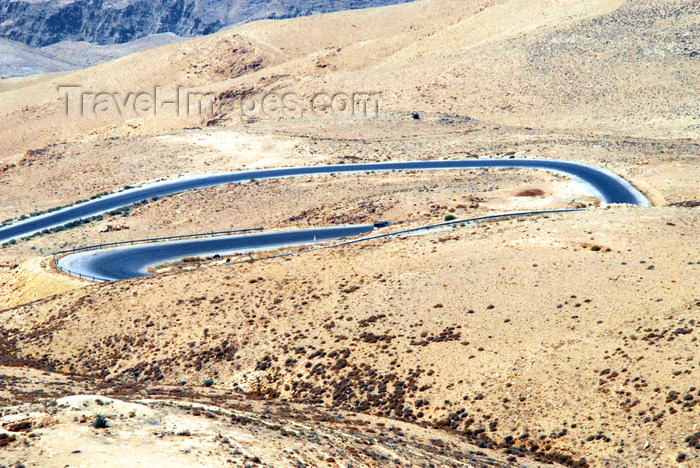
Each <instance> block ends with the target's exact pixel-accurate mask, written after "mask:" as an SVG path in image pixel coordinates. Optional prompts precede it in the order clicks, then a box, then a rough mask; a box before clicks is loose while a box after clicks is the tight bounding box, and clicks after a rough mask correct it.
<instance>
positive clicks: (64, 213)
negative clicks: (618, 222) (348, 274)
mask: <svg viewBox="0 0 700 468" xmlns="http://www.w3.org/2000/svg"><path fill="white" fill-rule="evenodd" d="M484 168H504V169H514V168H522V169H539V170H545V171H553V172H559V173H564V174H567V175H569V176H571V177H574V178H576V179H579V180H580V181H582V182H584V183H585V184H586V185H588V186H589V187H590V188H591V190H592V191H593V192H594V193H595V194H596V196H597V197H598V198H599V199H600V200H601V201H602V202H603V203H608V204H609V203H627V204H633V205H642V206H648V205H649V202H648V200H647V199H646V198H645V197H644V195H642V194H641V193H640V192H639V191H638V190H637V189H635V188H634V187H633V186H632V185H631V184H630V183H629V182H627V181H626V180H624V179H623V178H622V177H620V176H618V175H616V174H614V173H612V172H610V171H608V170H605V169H602V168H599V167H596V166H591V165H589V164H583V163H576V162H570V161H555V160H548V159H466V160H430V161H409V162H383V163H366V164H337V165H329V166H302V167H284V168H277V169H258V170H247V171H235V172H226V173H222V174H210V175H200V176H193V177H185V178H180V179H174V180H168V181H164V182H158V183H155V184H150V185H146V186H143V187H138V188H134V189H129V190H124V191H122V192H118V193H115V194H111V195H106V196H104V197H100V198H97V199H95V200H90V201H87V202H83V203H79V204H77V205H73V206H70V207H68V208H63V209H61V210H57V211H54V212H52V213H47V214H44V215H41V216H36V217H32V218H29V219H26V220H23V221H20V222H17V223H14V224H11V225H8V226H4V227H1V228H0V243H4V242H7V241H10V240H12V239H18V238H21V237H24V236H28V235H30V234H33V233H36V232H39V231H42V230H44V229H49V228H54V227H57V226H62V225H64V224H68V223H70V222H71V221H75V220H79V219H84V218H89V217H92V216H96V215H98V214H102V213H106V212H108V211H112V210H115V209H117V208H122V207H125V206H129V205H133V204H134V203H138V202H141V201H146V200H149V199H151V198H154V197H163V196H167V195H172V194H175V193H179V192H184V191H187V190H195V189H201V188H206V187H213V186H217V185H224V184H230V183H236V182H246V181H249V180H251V179H277V178H282V177H299V176H310V175H328V174H342V173H353V172H379V171H384V172H386V171H403V170H450V169H484Z"/></svg>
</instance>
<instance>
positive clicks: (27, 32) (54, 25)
mask: <svg viewBox="0 0 700 468" xmlns="http://www.w3.org/2000/svg"><path fill="white" fill-rule="evenodd" d="M407 1H410V0H262V1H261V0H257V1H256V0H64V1H60V2H57V1H53V0H0V37H4V38H6V39H11V40H14V41H18V42H22V43H24V44H27V45H29V46H32V47H43V46H46V45H50V44H54V43H57V42H61V41H66V40H68V41H87V42H95V43H98V44H119V43H124V42H128V41H132V40H134V39H139V38H142V37H145V36H148V35H150V34H158V33H167V32H170V33H174V34H177V35H179V36H183V37H192V36H198V35H202V34H209V33H213V32H216V31H218V30H219V29H221V28H223V27H225V26H227V25H232V24H237V23H242V22H246V21H251V20H256V19H264V18H291V17H296V16H304V15H309V14H313V13H323V12H330V11H338V10H346V9H356V8H366V7H372V6H381V5H389V4H396V3H406V2H407Z"/></svg>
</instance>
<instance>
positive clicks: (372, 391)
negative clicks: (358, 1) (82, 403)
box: [0, 0, 700, 467]
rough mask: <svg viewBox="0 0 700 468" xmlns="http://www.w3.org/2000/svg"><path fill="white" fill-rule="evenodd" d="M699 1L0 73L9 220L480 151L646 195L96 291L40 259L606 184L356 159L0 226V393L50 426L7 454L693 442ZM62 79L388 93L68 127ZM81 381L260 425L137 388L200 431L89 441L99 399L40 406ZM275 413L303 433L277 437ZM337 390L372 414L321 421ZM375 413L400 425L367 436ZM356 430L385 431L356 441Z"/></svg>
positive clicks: (634, 456)
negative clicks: (123, 210)
mask: <svg viewBox="0 0 700 468" xmlns="http://www.w3.org/2000/svg"><path fill="white" fill-rule="evenodd" d="M699 14H700V10H699V7H698V4H697V2H693V1H690V0H666V1H661V0H649V1H645V2H634V1H622V0H616V1H582V0H538V1H527V2H525V1H520V0H509V1H507V0H470V1H456V0H431V1H419V2H415V3H411V4H407V5H402V6H397V7H387V8H379V9H372V10H363V11H354V12H345V13H337V14H330V15H319V16H313V17H307V18H300V19H294V20H289V21H283V22H274V21H264V22H258V23H251V24H247V25H245V26H242V27H238V28H234V29H232V30H230V31H225V32H222V33H219V34H216V35H212V36H208V37H202V38H198V39H194V40H191V41H185V42H182V43H178V44H174V45H168V46H165V47H163V48H160V49H154V50H150V51H146V52H143V53H139V54H134V55H132V56H129V57H125V58H123V59H120V60H118V61H114V62H110V63H106V64H103V65H101V66H98V67H94V68H91V69H87V70H83V71H80V72H75V73H71V74H68V75H58V76H47V77H38V78H32V79H30V80H5V81H1V82H0V122H1V123H0V195H1V196H0V219H7V218H12V217H16V216H19V215H22V214H27V213H31V212H34V211H38V210H45V209H48V208H52V207H56V206H62V205H65V204H69V203H73V202H75V201H78V200H81V199H85V198H89V197H91V196H94V195H96V194H98V193H102V192H105V191H114V190H120V189H122V188H123V187H124V186H127V185H136V184H141V183H145V182H148V181H153V180H159V179H162V178H167V177H175V176H179V175H186V174H193V173H209V172H211V173H214V172H221V171H229V170H237V169H246V168H257V167H274V166H291V165H313V164H328V163H341V162H342V163H346V164H347V163H353V162H368V161H387V160H415V159H442V158H451V159H461V158H478V157H497V158H509V157H525V158H551V159H561V160H573V161H582V162H586V163H590V164H595V165H598V166H601V167H604V168H606V169H609V170H611V171H613V172H615V173H617V174H619V175H621V176H623V177H625V178H626V179H627V180H629V181H630V182H631V183H632V184H633V185H634V186H635V187H637V188H638V189H639V190H641V191H642V192H643V193H644V194H645V195H646V196H647V197H648V198H649V200H650V201H651V203H652V205H653V206H652V207H649V208H636V207H618V206H612V207H598V208H595V209H591V210H587V211H585V212H579V213H568V214H559V215H551V216H547V217H538V218H528V219H524V220H509V221H503V222H499V223H487V224H479V225H475V226H466V227H461V228H458V229H455V230H448V231H444V232H440V233H433V234H429V235H426V236H422V237H410V238H406V239H401V240H397V239H393V240H382V241H373V242H370V243H364V244H355V245H353V246H348V247H343V248H338V249H326V250H318V251H314V252H307V253H303V254H299V255H294V256H289V257H286V258H278V259H265V260H258V261H254V262H250V263H236V264H234V265H221V264H220V263H221V261H218V262H202V263H201V264H198V265H197V267H196V268H190V267H188V268H186V269H181V268H180V267H182V266H183V265H175V266H173V267H171V268H169V269H168V270H167V272H164V273H161V274H158V275H156V276H153V277H149V278H144V279H140V280H132V281H123V282H118V283H113V284H88V283H82V282H77V281H76V280H74V279H71V278H69V277H67V276H65V275H63V274H58V273H56V272H52V271H51V270H50V269H51V265H50V262H48V259H47V258H46V256H47V255H48V253H49V252H51V251H54V250H56V249H60V248H64V247H67V246H76V245H85V244H92V243H99V242H106V241H116V240H127V239H134V238H141V237H147V236H154V235H155V236H166V235H172V234H186V233H197V232H202V231H210V230H224V229H231V228H245V227H256V226H265V227H267V228H290V227H305V226H310V225H312V226H323V225H331V224H334V223H364V222H373V221H376V220H388V221H392V222H393V223H394V225H392V227H391V228H389V229H398V228H399V227H409V226H418V225H423V224H428V223H432V222H436V221H441V220H442V219H444V216H445V215H446V214H453V215H455V216H459V217H462V216H463V217H470V216H478V215H481V214H489V213H497V212H502V211H509V210H515V209H546V208H554V207H566V206H578V205H579V204H583V205H586V206H591V207H595V203H593V202H594V201H593V200H592V199H591V198H590V197H589V196H587V195H586V194H585V193H583V192H582V190H581V187H580V186H578V185H577V184H573V183H571V182H570V181H569V180H567V179H564V178H562V177H559V176H552V175H549V174H544V173H539V172H531V171H470V172H449V173H441V174H393V173H392V174H385V175H377V176H371V177H360V176H357V175H348V176H342V177H318V178H308V179H307V178H304V179H290V180H278V181H267V182H266V181H261V182H258V183H248V184H243V185H233V186H228V187H218V188H212V189H207V190H201V191H196V192H192V193H186V194H180V195H176V196H173V197H168V198H165V199H161V200H157V201H151V202H149V203H147V204H144V205H140V206H138V207H134V208H133V209H132V210H131V211H130V213H129V214H128V216H114V217H105V218H103V219H102V220H99V221H94V222H92V223H90V224H87V225H85V226H82V227H80V228H76V229H72V230H68V231H63V232H58V233H53V234H48V235H44V236H40V237H36V238H33V239H31V240H29V241H20V242H18V243H17V244H16V245H12V246H6V247H5V248H3V249H1V250H0V275H2V276H1V277H0V296H1V297H0V309H3V310H1V311H0V322H2V324H3V325H2V333H0V359H1V361H0V363H2V364H4V365H7V366H10V367H7V368H4V369H3V370H2V373H3V375H4V376H5V377H3V379H4V380H3V382H5V381H7V382H12V383H11V384H7V385H5V388H3V389H0V398H2V402H3V405H4V408H3V409H2V410H0V411H2V415H3V416H5V415H8V414H10V413H13V412H27V411H30V412H38V413H46V414H48V416H49V417H50V418H53V419H55V420H56V421H55V423H52V424H51V425H47V426H46V427H44V428H41V427H36V428H35V429H34V431H35V433H36V434H38V437H32V436H31V433H29V434H25V433H23V432H21V431H13V434H12V435H13V436H14V439H13V440H12V441H9V442H7V444H4V443H3V442H2V441H3V440H5V441H8V440H9V439H10V438H11V437H9V436H8V437H2V438H0V445H5V446H4V447H1V448H0V460H1V462H0V464H7V465H11V464H14V463H16V462H18V461H20V462H21V461H24V462H25V464H27V465H28V466H32V464H34V465H36V466H43V465H42V464H41V463H42V458H41V457H42V454H45V453H52V454H53V456H55V460H56V466H64V465H66V464H70V465H71V466H72V465H73V464H77V463H79V462H80V463H85V464H89V461H84V460H83V461H80V460H82V459H80V458H77V457H83V458H84V459H87V458H88V457H87V455H89V456H91V457H96V458H94V459H95V460H99V461H100V464H102V465H104V466H110V465H109V463H108V462H107V461H106V460H107V458H110V457H112V455H113V454H115V453H121V451H129V450H132V451H133V452H134V453H136V450H137V449H139V450H141V449H143V450H142V451H140V452H139V453H144V455H143V456H144V458H143V459H141V461H143V462H148V461H151V462H152V460H154V459H155V460H167V461H168V462H172V463H175V464H188V463H190V464H193V465H196V464H199V465H201V466H220V463H221V460H222V458H225V457H230V458H231V459H232V460H234V461H233V464H234V466H236V465H239V466H246V463H248V464H249V465H248V466H256V464H257V465H258V466H259V465H261V464H267V465H268V466H286V465H285V464H289V465H291V464H292V463H294V462H296V461H303V462H305V463H307V465H308V466H324V465H326V464H327V465H328V466H331V465H333V463H335V464H336V465H335V466H338V465H340V466H346V465H347V464H348V463H351V462H352V463H354V464H355V466H364V465H367V466H387V463H389V462H387V459H383V458H381V456H386V457H388V459H389V460H390V461H392V460H397V459H398V460H400V461H401V462H402V463H410V464H413V466H428V465H429V463H431V462H432V463H433V465H437V466H443V465H449V466H460V463H465V464H467V466H469V465H468V463H472V462H474V463H476V461H474V460H473V459H470V458H469V457H474V456H476V455H475V454H474V453H472V452H474V451H483V453H484V455H483V456H489V457H494V456H495V455H494V454H495V453H498V454H499V455H498V457H506V458H507V457H515V464H516V466H517V465H518V464H519V465H524V466H537V463H538V461H546V462H551V463H554V464H558V465H568V466H596V467H597V466H616V467H623V466H624V467H627V466H630V467H648V466H661V467H665V466H678V465H679V464H680V466H697V465H699V464H700V443H698V438H699V437H700V417H699V416H698V411H700V410H699V409H698V406H699V405H698V402H699V401H700V393H699V392H700V390H699V388H700V385H699V384H698V378H697V372H698V366H700V361H699V357H698V356H700V353H699V350H698V343H699V342H698V337H697V336H696V335H697V333H698V331H697V329H698V320H700V316H699V313H700V296H699V293H698V291H700V252H699V251H698V245H700V218H699V216H700V215H699V213H700V211H698V210H700V208H698V207H697V206H698V205H700V192H699V191H698V186H699V181H700V164H698V156H699V155H700V146H699V145H700V140H699V137H700V135H699V133H698V130H699V129H700V126H699V125H700V122H699V121H698V116H700V101H698V99H697V93H696V92H695V90H697V89H698V84H699V83H698V74H697V64H698V52H699V51H700V43H699V42H698V35H697V25H698V15H699ZM60 84H80V85H82V86H83V87H84V88H85V89H91V90H92V91H99V90H109V91H113V92H122V93H126V92H130V91H140V90H150V89H153V87H154V86H162V87H164V89H172V88H173V87H174V86H175V85H182V86H184V87H189V88H192V89H198V90H205V91H211V92H212V93H213V94H214V95H216V96H217V99H218V100H219V101H221V100H222V99H226V98H232V99H236V98H239V97H241V96H243V97H248V98H250V97H255V96H260V94H261V93H263V92H265V91H270V90H277V91H278V92H282V91H285V90H286V91H293V92H295V93H297V94H298V95H299V96H300V98H301V99H302V101H303V102H308V100H309V99H310V97H311V96H313V95H314V94H315V93H316V92H319V91H324V92H337V91H344V92H351V91H377V92H381V98H380V108H381V112H380V114H379V115H378V116H377V117H375V118H372V119H362V118H356V119H351V118H346V117H338V116H325V117H318V116H311V115H308V114H307V115H305V116H304V117H303V118H301V119H275V118H266V117H265V116H259V117H258V118H250V119H244V120H241V118H240V115H237V114H236V111H235V109H233V110H232V109H229V110H227V111H225V112H213V113H210V114H205V115H199V116H191V117H190V118H174V117H172V116H170V117H164V118H144V117H133V116H132V117H128V118H116V117H110V118H98V117H92V118H85V119H73V120H70V119H66V118H64V117H63V116H62V114H61V113H62V110H61V107H60V101H59V95H58V94H57V92H56V86H57V85H60ZM414 114H415V115H414ZM535 189H537V190H542V194H541V195H536V196H527V197H525V196H520V194H521V193H522V192H525V191H528V190H535ZM127 228H128V229H127ZM101 231H105V232H101ZM239 259H240V258H238V259H237V260H239ZM16 264H17V265H18V266H15V265H16ZM44 371H47V372H50V374H48V375H44V374H43V372H44ZM24 374H26V375H24ZM207 379H211V380H212V381H211V382H210V383H212V385H213V386H212V387H211V388H206V387H204V386H203V384H204V382H205V381H206V380H207ZM183 382H184V383H183ZM71 394H101V395H105V396H109V397H114V398H117V399H120V400H124V401H127V402H136V400H143V399H147V398H149V397H150V398H151V399H155V398H161V397H162V398H163V399H168V400H180V401H189V402H199V403H206V404H211V405H214V406H216V407H218V408H223V409H225V410H227V411H228V410H231V411H247V412H248V413H247V414H248V416H246V417H250V418H251V421H252V422H250V423H249V424H247V425H246V424H243V423H242V422H241V420H239V419H236V418H233V419H232V418H231V416H230V415H229V414H228V413H226V415H225V416H222V414H224V413H222V412H221V411H218V410H217V411H218V412H213V413H212V417H211V418H209V417H208V416H207V414H204V413H202V414H200V415H194V414H192V412H191V411H189V412H188V411H186V410H183V409H181V408H177V407H176V406H173V405H166V406H159V405H158V404H155V403H153V402H150V403H143V404H145V405H146V406H147V407H148V411H153V412H154V413H153V414H154V415H155V416H153V418H155V420H156V421H157V424H156V425H154V427H164V428H165V427H167V428H170V427H179V426H178V424H181V425H183V427H184V426H187V427H190V428H191V429H189V430H190V432H191V434H190V436H177V435H173V434H172V432H173V431H171V430H170V429H168V431H171V432H168V433H165V434H163V435H162V437H161V436H159V435H158V431H159V429H151V428H150V427H149V424H150V422H149V419H148V418H143V417H140V416H139V417H132V418H129V417H123V416H119V417H115V418H114V427H113V428H112V429H109V432H99V431H98V430H96V429H93V428H91V426H90V422H91V421H92V420H93V418H94V417H95V413H96V411H95V410H96V408H95V406H94V405H96V403H90V404H89V405H88V407H86V409H85V414H86V417H85V418H83V419H81V417H78V419H77V420H74V419H72V417H73V416H74V413H73V412H71V411H70V410H68V409H65V408H63V409H57V407H56V406H55V404H54V403H52V402H53V401H55V400H56V399H57V398H60V397H64V396H68V395H71ZM258 400H260V401H258ZM119 404H121V403H119ZM119 404H118V405H119ZM138 404H141V403H138ZM247 404H251V405H252V406H251V407H249V408H247V409H245V408H244V407H245V405H247ZM228 405H231V406H228ZM286 405H290V406H286ZM289 408H294V409H293V410H292V409H289ZM267 410H270V411H272V413H267V414H266V411H267ZM144 411H146V409H144ZM284 411H290V412H292V413H294V414H293V416H289V418H290V420H291V421H293V424H297V423H298V424H303V425H306V424H308V420H305V419H303V418H304V415H306V417H309V418H311V419H312V420H314V428H313V429H309V427H308V426H304V429H303V431H302V432H303V433H304V435H303V436H302V437H300V438H296V436H294V438H290V437H288V435H285V434H284V432H290V431H289V430H288V429H287V427H289V426H288V425H287V424H288V423H287V422H283V421H282V419H284V418H287V416H284V417H283V415H284ZM347 412H350V413H353V415H352V416H348V418H352V419H353V420H359V419H363V420H364V419H365V418H367V421H371V422H370V423H368V425H364V424H361V425H357V424H356V426H358V427H353V428H352V429H350V428H348V426H347V425H345V423H344V422H342V421H340V420H338V419H337V418H336V416H335V415H336V414H338V413H343V414H346V413H347ZM149 414H150V413H149ZM202 415H203V416H204V417H202ZM309 415H311V416H309ZM268 416H269V417H270V418H271V419H270V420H267V419H266V418H267V417H268ZM37 418H38V419H37V421H43V419H41V418H43V416H42V417H41V418H39V417H37ZM334 418H335V419H334ZM285 421H286V419H285ZM380 423H381V424H385V427H387V428H389V427H391V426H396V427H399V428H400V429H399V431H401V433H402V434H404V435H399V433H398V432H396V431H394V430H391V433H392V434H393V435H392V436H391V437H388V436H387V437H385V432H387V431H385V430H383V429H380V428H381V427H383V426H381V425H379V424H380ZM41 424H43V423H41ZM41 424H40V423H37V425H41ZM269 424H273V426H275V425H279V426H280V427H281V428H282V429H280V428H277V427H273V426H270V425H269ZM375 426H378V427H375ZM3 427H4V426H3ZM271 427H272V429H271ZM6 429H7V428H6ZM154 431H155V432H154ZM255 431H257V435H256V437H257V439H254V438H252V436H251V434H256V432H255ZM353 431H359V432H357V433H356V434H360V436H359V437H360V438H364V437H374V439H375V440H374V444H375V445H371V446H370V445H369V444H364V445H362V444H361V443H359V442H357V440H354V441H346V439H345V436H344V435H343V434H346V433H347V432H349V433H353ZM372 431H375V432H372ZM166 432H167V431H166ZM218 433H221V434H222V436H223V437H225V438H228V440H229V442H230V443H222V441H221V438H219V437H218ZM380 435H381V436H380ZM396 435H398V437H399V438H395V436H396ZM413 436H415V439H414V438H412V437H413ZM0 437H1V436H0ZM326 437H328V438H326ZM25 441H27V442H25ZM337 441H341V442H337ZM436 441H438V442H436ZM440 441H442V442H440ZM101 442H111V444H110V445H100V444H101ZM26 444H28V445H26ZM236 444H238V445H236ZM474 444H476V445H474ZM146 446H148V447H150V449H148V450H146V448H145V447H146ZM98 447H100V448H99V449H98ZM232 447H234V448H232ZM235 447H238V448H235ZM261 447H262V448H269V450H270V458H269V459H267V458H265V457H263V456H262V455H260V451H261V450H262V449H261ZM69 449H70V450H69ZM185 449H186V450H190V452H189V453H185V452H183V450H185ZM336 449H337V450H338V452H334V450H336ZM73 450H81V453H82V455H81V454H72V453H71V452H72V451H73ZM235 450H237V451H238V452H240V453H235V452H234V451H235ZM42 451H43V452H42ZM83 452H84V453H83ZM329 454H330V455H329ZM378 454H379V455H378ZM245 456H248V459H246V458H245ZM256 456H258V457H260V459H261V460H260V463H258V462H257V461H255V460H254V457H256ZM329 456H330V457H331V458H333V459H334V461H333V462H329V460H328V457H329ZM99 457H103V458H99ZM236 457H237V458H236ZM295 457H297V458H295ZM299 457H301V460H300V458H299ZM314 457H316V458H314ZM324 457H325V458H324ZM376 457H378V458H376ZM439 457H446V458H444V459H440V458H439ZM195 458H196V460H195V461H193V460H194V459H195ZM103 460H105V461H104V463H103ZM324 460H325V462H324ZM499 460H500V458H499ZM133 461H134V463H135V462H136V461H137V460H133ZM501 461H502V460H501ZM511 461H513V459H512V458H511ZM115 463H116V462H115ZM163 463H165V462H163ZM392 463H393V462H392ZM115 466H116V465H115ZM475 466H480V465H478V464H477V465H475ZM495 466H500V465H498V464H496V465H495Z"/></svg>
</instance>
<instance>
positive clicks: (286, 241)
mask: <svg viewBox="0 0 700 468" xmlns="http://www.w3.org/2000/svg"><path fill="white" fill-rule="evenodd" d="M373 229H374V226H373V225H372V224H362V225H354V226H334V227H324V228H313V229H292V230H286V231H271V232H263V233H255V234H238V235H233V236H222V237H209V238H206V239H192V240H184V241H171V242H158V243H154V244H141V245H133V246H125V247H114V248H110V249H103V250H91V251H85V252H79V253H74V254H70V255H67V256H65V257H62V258H59V259H58V262H57V265H58V267H59V268H61V269H62V270H64V271H67V272H68V273H71V274H74V275H76V276H82V277H86V278H88V279H93V280H101V281H117V280H121V279H127V278H136V277H139V276H145V275H147V274H148V273H147V269H148V268H149V267H150V266H156V265H162V264H163V263H167V262H169V261H173V260H178V259H181V258H185V257H198V256H207V255H214V254H232V253H236V252H245V253H247V252H254V251H262V250H273V249H276V248H280V247H287V246H294V245H307V244H314V243H316V242H325V241H330V240H336V239H341V238H344V237H353V236H358V235H360V234H364V233H366V232H369V231H372V230H373Z"/></svg>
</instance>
